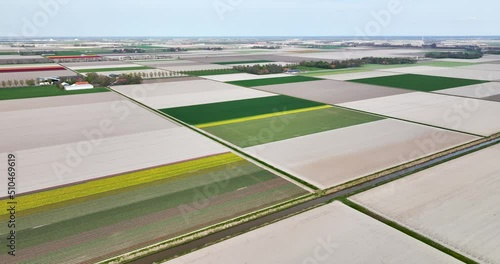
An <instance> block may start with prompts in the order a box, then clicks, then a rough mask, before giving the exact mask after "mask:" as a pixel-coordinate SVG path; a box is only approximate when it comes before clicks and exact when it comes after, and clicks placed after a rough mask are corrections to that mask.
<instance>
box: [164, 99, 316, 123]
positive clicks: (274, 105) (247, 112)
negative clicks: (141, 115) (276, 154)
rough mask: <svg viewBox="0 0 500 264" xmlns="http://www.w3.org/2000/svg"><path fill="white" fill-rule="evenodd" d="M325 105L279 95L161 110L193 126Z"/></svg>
mask: <svg viewBox="0 0 500 264" xmlns="http://www.w3.org/2000/svg"><path fill="white" fill-rule="evenodd" d="M320 105H323V104H321V103H317V102H313V101H307V100H303V99H298V98H294V97H289V96H284V95H277V96H270V97H263V98H254V99H245V100H237V101H229V102H222V103H212V104H203V105H194V106H183V107H176V108H167V109H160V111H162V112H163V113H165V114H168V115H170V116H173V117H175V118H178V119H180V120H182V121H184V122H186V123H189V124H191V125H200V124H205V123H211V122H217V121H223V120H229V119H236V118H242V117H249V116H255V115H262V114H269V113H273V112H282V111H289V110H294V109H301V108H307V107H314V106H320Z"/></svg>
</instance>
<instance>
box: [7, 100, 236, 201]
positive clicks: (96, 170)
mask: <svg viewBox="0 0 500 264" xmlns="http://www.w3.org/2000/svg"><path fill="white" fill-rule="evenodd" d="M5 103H6V107H3V104H2V107H1V108H0V113H1V115H0V122H3V123H8V124H10V125H9V126H2V127H1V128H0V136H1V137H4V138H9V140H3V141H1V142H0V153H2V155H7V153H15V154H16V156H17V160H18V167H17V170H18V172H19V175H22V179H21V178H19V179H18V182H17V183H18V189H17V192H18V193H23V192H29V191H34V190H39V189H44V188H50V187H54V186H58V185H63V184H69V183H74V182H79V181H83V180H89V179H94V178H98V177H104V176H109V175H111V174H117V173H123V172H127V171H130V170H138V169H144V168H148V167H152V166H159V165H163V164H167V163H171V162H177V161H182V160H186V159H193V158H197V157H203V156H207V155H212V154H216V153H223V152H227V151H228V150H227V149H226V148H225V147H223V146H221V145H218V144H217V143H215V142H213V141H211V140H209V139H207V138H205V137H203V136H201V135H198V134H197V133H195V132H193V131H191V130H189V129H187V128H183V127H179V126H178V125H176V124H175V123H172V122H170V121H168V120H167V119H165V118H163V117H161V116H159V115H157V114H155V113H152V112H150V111H149V110H146V109H144V108H142V107H140V106H138V105H137V104H134V103H132V102H131V101H129V100H128V99H126V98H124V97H122V96H119V95H117V94H115V93H112V92H109V93H97V94H84V95H71V96H60V97H51V98H50V99H49V98H33V99H21V100H7V101H5ZM25 105H26V108H24V106H25ZM2 166H6V164H3V165H2ZM5 169H6V168H5ZM2 179H3V178H2ZM6 186H7V184H6V183H5V184H2V186H1V187H0V191H1V192H2V193H5V190H6Z"/></svg>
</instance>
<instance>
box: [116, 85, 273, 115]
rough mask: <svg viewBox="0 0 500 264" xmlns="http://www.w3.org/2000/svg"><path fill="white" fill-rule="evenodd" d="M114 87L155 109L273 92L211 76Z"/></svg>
mask: <svg viewBox="0 0 500 264" xmlns="http://www.w3.org/2000/svg"><path fill="white" fill-rule="evenodd" d="M114 89H116V90H117V91H119V92H121V93H123V94H125V95H127V96H130V97H132V98H134V99H135V100H137V101H139V102H141V103H144V104H146V105H148V106H150V107H153V108H156V109H161V108H172V107H179V106H186V105H198V104H207V103H216V102H224V101H232V100H241V99H249V98H258V97H267V96H273V95H274V94H271V93H266V92H261V91H256V90H253V89H248V88H242V87H237V86H234V85H230V84H225V83H220V82H215V81H210V80H196V81H181V82H168V83H155V84H142V85H127V86H115V87H114Z"/></svg>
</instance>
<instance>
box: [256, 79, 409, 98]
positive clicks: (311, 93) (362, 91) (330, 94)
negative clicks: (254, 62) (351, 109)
mask: <svg viewBox="0 0 500 264" xmlns="http://www.w3.org/2000/svg"><path fill="white" fill-rule="evenodd" d="M255 89H259V90H262V91H266V92H271V93H276V94H283V95H288V96H293V97H298V98H302V99H306V100H313V101H317V102H322V103H325V104H340V103H346V102H352V101H358V100H364V99H371V98H378V97H384V96H389V95H396V94H404V93H410V92H411V91H409V90H405V89H398V88H391V87H381V86H377V85H368V84H359V83H351V82H341V81H333V80H324V81H315V82H302V83H289V84H278V85H269V86H261V87H256V88H255Z"/></svg>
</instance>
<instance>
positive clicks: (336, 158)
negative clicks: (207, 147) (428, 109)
mask: <svg viewBox="0 0 500 264" xmlns="http://www.w3.org/2000/svg"><path fill="white" fill-rule="evenodd" d="M474 139H477V137H474V136H469V135H466V134H461V133H456V132H450V131H446V130H442V129H436V128H432V127H427V126H423V125H417V124H412V123H408V122H402V121H398V120H392V119H384V120H380V121H374V122H369V123H365V124H360V125H355V126H350V127H346V128H341V129H336V130H331V131H326V132H322V133H317V134H312V135H307V136H303V137H297V138H292V139H287V140H282V141H278V142H273V143H268V144H264V145H259V146H254V147H250V148H246V149H245V151H246V152H247V153H249V154H251V155H253V156H255V157H257V158H259V159H261V160H263V161H264V162H266V163H268V164H270V165H272V166H274V167H276V168H279V169H281V170H283V171H286V172H288V173H290V174H292V175H294V176H296V177H298V178H300V179H302V180H304V181H307V182H310V183H312V184H314V185H316V186H317V187H320V188H322V189H326V188H330V187H334V186H337V185H340V184H343V183H346V182H349V181H352V180H355V179H358V178H360V177H363V176H367V175H370V174H373V173H375V172H379V171H383V170H385V169H388V168H392V167H394V166H397V165H401V164H404V163H407V162H410V161H413V160H416V159H418V158H422V157H425V156H428V155H431V154H434V153H436V152H439V151H442V150H445V149H449V148H452V147H455V146H458V145H461V144H464V143H466V142H470V141H472V140H474ZM380 153H384V155H380ZM360 161H362V166H361V165H360Z"/></svg>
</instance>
